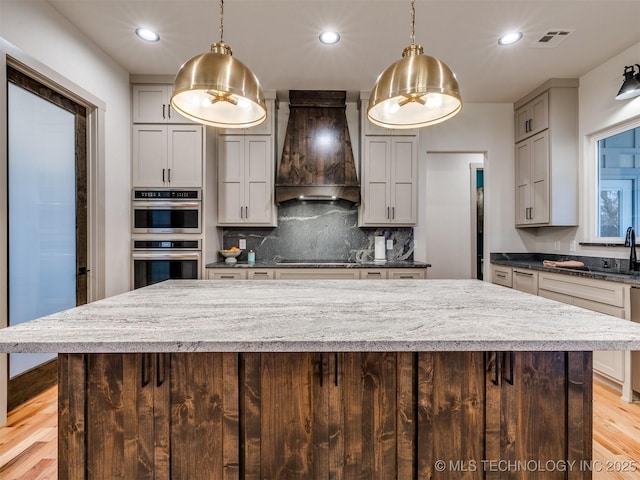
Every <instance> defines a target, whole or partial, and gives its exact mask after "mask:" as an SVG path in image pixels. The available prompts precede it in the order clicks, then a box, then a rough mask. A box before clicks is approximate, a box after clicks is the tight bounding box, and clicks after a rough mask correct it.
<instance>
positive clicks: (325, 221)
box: [222, 200, 413, 262]
mask: <svg viewBox="0 0 640 480" xmlns="http://www.w3.org/2000/svg"><path fill="white" fill-rule="evenodd" d="M379 235H382V236H384V237H385V239H387V240H393V249H392V250H387V260H389V261H401V260H408V261H411V260H413V228H411V227H399V228H393V227H384V228H359V227H358V207H356V206H354V205H352V204H350V203H349V202H346V201H342V200H337V201H332V202H315V201H299V200H293V201H290V202H285V203H283V204H281V205H280V206H279V207H278V226H277V227H275V228H256V227H247V228H244V227H227V228H224V229H223V231H222V239H223V240H222V242H223V247H224V248H229V247H231V246H233V245H238V243H239V240H240V239H246V241H247V248H246V250H245V251H244V252H242V255H240V257H239V258H238V260H240V261H242V260H246V259H247V251H249V250H253V251H254V252H255V253H256V261H260V260H268V261H276V262H277V261H281V260H303V261H310V260H328V261H341V262H359V261H372V260H373V258H374V237H375V236H379Z"/></svg>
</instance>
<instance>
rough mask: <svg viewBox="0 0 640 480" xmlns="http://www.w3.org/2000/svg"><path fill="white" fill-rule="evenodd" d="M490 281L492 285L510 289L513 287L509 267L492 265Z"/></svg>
mask: <svg viewBox="0 0 640 480" xmlns="http://www.w3.org/2000/svg"><path fill="white" fill-rule="evenodd" d="M491 280H492V282H493V283H496V284H498V285H502V286H503V287H509V288H511V287H512V286H513V280H512V269H511V267H502V266H497V265H493V266H492V274H491Z"/></svg>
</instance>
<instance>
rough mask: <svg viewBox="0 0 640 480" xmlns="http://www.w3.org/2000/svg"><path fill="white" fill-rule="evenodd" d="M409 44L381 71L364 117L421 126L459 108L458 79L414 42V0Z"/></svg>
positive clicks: (393, 124) (382, 123)
mask: <svg viewBox="0 0 640 480" xmlns="http://www.w3.org/2000/svg"><path fill="white" fill-rule="evenodd" d="M410 40H411V44H410V45H409V46H408V47H406V48H405V49H404V51H403V52H402V59H400V60H398V61H397V62H395V63H393V64H392V65H390V66H389V67H388V68H387V69H386V70H385V71H384V72H382V73H381V74H380V76H379V77H378V80H377V81H376V83H375V85H374V86H373V89H372V90H371V97H370V99H369V109H368V111H367V116H368V118H369V120H370V121H371V122H373V123H375V124H376V125H380V126H382V127H387V128H398V129H404V128H420V127H426V126H428V125H434V124H436V123H440V122H443V121H445V120H447V119H449V118H451V117H453V116H454V115H456V114H457V113H458V112H459V111H460V110H461V109H462V97H461V96H460V88H459V87H458V81H457V79H456V76H455V75H454V73H453V72H452V71H451V69H450V68H449V67H448V66H447V65H446V64H445V63H444V62H442V61H440V60H438V59H437V58H434V57H430V56H427V55H424V49H423V48H422V47H421V46H420V45H416V43H415V0H411V37H410Z"/></svg>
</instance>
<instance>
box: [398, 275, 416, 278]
mask: <svg viewBox="0 0 640 480" xmlns="http://www.w3.org/2000/svg"><path fill="white" fill-rule="evenodd" d="M398 278H413V275H400V277H398Z"/></svg>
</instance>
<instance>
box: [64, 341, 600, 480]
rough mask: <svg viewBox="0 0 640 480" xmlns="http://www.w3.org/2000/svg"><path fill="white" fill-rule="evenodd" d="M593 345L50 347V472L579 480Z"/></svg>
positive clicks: (269, 479) (587, 449) (254, 479)
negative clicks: (283, 349)
mask: <svg viewBox="0 0 640 480" xmlns="http://www.w3.org/2000/svg"><path fill="white" fill-rule="evenodd" d="M591 378H592V365H591V352H420V353H411V352H357V353H354V352H340V353H240V354H238V353H162V354H157V353H137V354H98V353H91V354H60V355H59V406H60V410H59V478H60V479H92V480H96V479H108V480H113V479H127V480H131V479H137V480H142V479H174V480H183V479H184V480H186V479H192V480H205V479H214V480H229V479H238V480H240V479H246V480H281V479H282V480H283V479H287V480H295V479H300V480H312V479H314V480H315V479H343V480H365V479H366V480H378V479H379V480H391V479H398V480H409V479H419V480H428V479H447V480H451V479H505V478H508V479H540V480H542V479H544V480H556V479H567V480H578V479H581V480H588V479H590V478H591V473H590V471H589V465H590V460H591V450H592V444H591V435H592V434H591V429H592V418H591V417H592V384H591V381H592V380H591Z"/></svg>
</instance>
